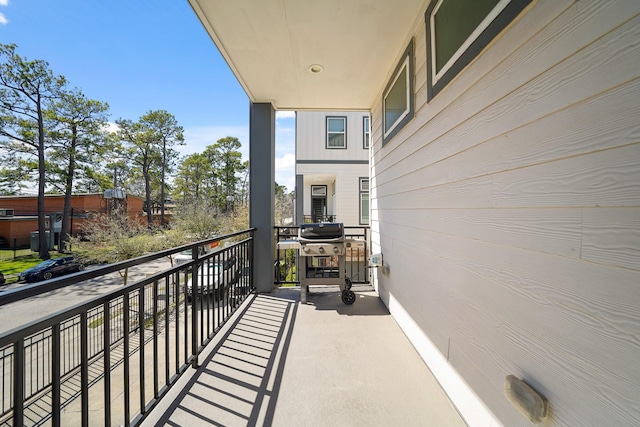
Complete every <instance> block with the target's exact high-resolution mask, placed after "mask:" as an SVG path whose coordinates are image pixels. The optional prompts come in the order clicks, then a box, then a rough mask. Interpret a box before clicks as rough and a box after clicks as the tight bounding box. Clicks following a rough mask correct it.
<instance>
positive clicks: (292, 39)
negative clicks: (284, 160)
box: [189, 0, 428, 110]
mask: <svg viewBox="0 0 640 427" xmlns="http://www.w3.org/2000/svg"><path fill="white" fill-rule="evenodd" d="M189 3H190V4H191V6H192V8H193V10H194V11H195V13H196V14H197V16H198V18H199V19H200V21H201V22H202V24H203V25H204V27H205V29H206V30H207V32H208V33H209V35H210V36H211V38H212V40H213V41H214V42H215V44H216V46H217V47H218V49H219V50H220V52H221V53H222V56H223V57H224V58H225V60H226V61H227V63H228V64H229V67H231V70H232V71H233V73H234V74H235V75H236V77H237V78H238V81H239V82H240V84H241V85H242V86H243V88H244V90H245V91H246V93H247V95H248V96H249V99H250V100H251V101H252V102H272V103H273V104H274V107H275V108H277V109H281V110H303V109H318V110H337V109H341V110H342V109H347V110H363V109H364V110H367V109H369V108H371V106H372V105H373V104H374V102H377V100H376V97H377V95H378V91H379V90H380V88H381V86H382V85H383V84H384V83H385V81H386V77H387V75H388V74H389V73H390V72H391V71H392V69H393V67H394V66H395V61H396V59H397V56H398V54H399V53H400V52H401V51H402V50H403V49H404V48H405V44H406V43H407V42H408V37H409V35H410V32H411V31H412V29H413V26H414V25H415V23H416V22H418V21H419V20H422V19H424V18H423V13H424V10H425V8H426V4H427V3H428V1H427V0H394V1H389V0H348V1H345V0H234V1H224V0H189ZM315 64H319V65H321V66H322V67H323V71H322V72H320V73H317V74H314V73H312V72H311V71H309V68H310V67H311V66H312V65H315Z"/></svg>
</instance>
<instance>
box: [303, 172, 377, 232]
mask: <svg viewBox="0 0 640 427" xmlns="http://www.w3.org/2000/svg"><path fill="white" fill-rule="evenodd" d="M297 173H298V174H303V175H305V176H310V177H313V176H319V175H322V176H325V175H329V176H331V178H330V179H328V180H327V181H322V182H320V181H317V180H313V181H311V182H310V181H305V184H304V202H303V204H304V214H305V215H310V214H311V185H326V186H327V214H328V215H336V216H337V221H338V222H342V223H344V225H352V226H356V225H360V210H359V209H360V192H359V190H360V181H359V178H361V177H368V176H369V166H368V165H366V164H365V165H341V164H304V165H299V171H298V172H297ZM333 181H335V183H336V194H335V195H333V194H332V191H331V183H332V182H333Z"/></svg>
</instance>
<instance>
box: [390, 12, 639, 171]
mask: <svg viewBox="0 0 640 427" xmlns="http://www.w3.org/2000/svg"><path fill="white" fill-rule="evenodd" d="M638 4H639V5H640V3H638ZM566 19H568V18H566ZM594 19H596V18H595V17H594ZM620 19H622V18H620ZM576 22H580V21H577V20H576ZM574 25H579V24H574ZM560 31H561V28H559V29H558V30H557V32H560ZM557 36H558V35H557V34H556V37H557ZM589 36H590V37H596V36H597V34H594V35H591V34H590V35H589ZM583 37H584V34H583ZM576 38H577V37H576ZM545 39H546V38H545ZM638 39H640V18H638V17H636V18H635V19H633V20H632V21H629V22H627V23H625V24H624V25H623V26H622V27H621V28H620V29H618V31H615V32H610V33H608V34H606V35H604V36H602V37H599V38H596V39H594V42H593V43H591V44H590V45H588V46H587V47H584V48H581V49H580V50H579V51H578V52H576V53H575V54H572V55H570V56H569V57H567V58H566V59H565V60H564V61H561V62H558V63H557V64H556V65H555V66H553V67H552V68H550V69H548V70H544V71H545V72H544V73H542V74H538V75H535V74H534V75H533V77H534V78H531V77H530V76H531V72H532V70H531V65H530V63H529V62H528V60H525V59H524V58H526V56H525V55H526V53H527V52H529V53H530V54H531V55H536V56H545V57H546V55H549V54H550V52H548V50H549V48H550V46H546V45H541V44H539V43H534V42H531V43H529V44H528V49H525V52H519V53H518V56H519V58H518V59H519V62H518V64H519V66H520V67H521V68H518V69H516V70H510V71H509V73H510V76H512V77H511V78H512V79H515V78H516V77H517V78H518V80H517V81H513V83H512V84H509V79H505V76H504V75H501V74H496V73H497V72H498V71H500V72H506V70H503V69H501V68H498V69H497V71H496V70H494V71H493V72H492V73H489V74H488V75H487V76H486V78H485V79H483V80H482V82H484V84H481V83H480V82H478V83H477V84H476V85H474V87H473V90H468V91H467V92H465V94H464V96H463V97H461V98H459V99H457V100H456V102H454V103H452V104H451V105H450V106H449V109H451V113H452V114H446V115H438V116H437V117H435V118H434V119H433V120H429V121H428V122H427V123H428V124H429V126H425V127H423V128H422V129H420V131H419V132H417V134H416V135H415V140H418V141H423V142H424V141H429V142H430V143H429V144H426V145H423V146H422V147H421V149H420V151H419V152H415V151H416V147H414V146H413V144H403V148H401V149H397V150H394V151H393V152H390V153H389V155H388V156H386V157H384V158H382V159H380V160H379V162H378V173H379V175H380V178H381V180H383V181H384V182H391V181H393V179H395V178H396V177H397V176H398V175H402V174H406V173H407V172H409V170H407V169H406V168H403V169H402V171H399V170H397V169H395V168H394V169H392V170H390V171H388V172H387V169H388V168H389V167H390V166H392V165H393V164H395V163H396V162H398V161H400V160H403V159H404V158H405V157H408V156H411V160H410V164H412V165H423V166H424V165H428V164H433V163H435V162H437V161H440V160H442V159H445V158H448V157H450V156H452V155H454V154H456V153H457V152H460V151H462V150H465V149H468V148H469V147H472V146H475V145H477V144H479V143H482V142H484V141H487V140H489V139H491V138H494V137H496V136H499V135H503V134H505V133H507V132H509V131H511V130H513V129H515V128H517V127H520V126H523V125H525V124H527V123H530V122H532V121H534V120H537V119H539V118H540V117H542V116H545V115H548V114H550V113H552V112H554V111H558V110H561V109H563V108H566V107H568V106H570V105H572V104H574V103H577V102H580V101H582V100H584V99H587V98H590V97H593V96H594V95H596V94H598V93H601V92H604V91H607V90H610V89H611V88H614V87H616V86H619V85H621V84H623V83H624V82H627V81H629V80H632V79H634V78H637V77H638V75H639V70H638V69H637V68H636V67H635V66H634V60H633V59H634V58H636V57H638V56H640V44H638V43H636V40H638ZM563 41H564V40H563ZM576 43H577V42H576ZM557 44H558V46H563V44H560V43H557ZM618 46H625V48H624V49H623V50H622V51H619V48H618ZM568 47H572V46H571V45H569V46H568ZM578 47H579V46H576V47H575V48H578ZM568 51H569V50H568V49H567V47H564V49H563V50H562V52H563V53H564V55H566V54H567V52H568ZM558 56H559V57H561V55H559V54H558ZM540 62H541V63H542V64H548V61H547V60H545V61H540ZM545 66H546V65H545ZM527 79H530V80H529V81H527ZM498 82H499V83H498ZM518 84H520V85H521V86H517V85H518ZM494 85H497V86H494ZM516 89H517V90H516ZM500 94H503V95H502V96H500ZM478 101H482V102H478ZM498 101H499V102H498ZM480 108H484V109H483V110H480Z"/></svg>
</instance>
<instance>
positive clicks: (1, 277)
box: [0, 271, 6, 285]
mask: <svg viewBox="0 0 640 427" xmlns="http://www.w3.org/2000/svg"><path fill="white" fill-rule="evenodd" d="M4 282H6V280H4V274H2V271H0V285H4Z"/></svg>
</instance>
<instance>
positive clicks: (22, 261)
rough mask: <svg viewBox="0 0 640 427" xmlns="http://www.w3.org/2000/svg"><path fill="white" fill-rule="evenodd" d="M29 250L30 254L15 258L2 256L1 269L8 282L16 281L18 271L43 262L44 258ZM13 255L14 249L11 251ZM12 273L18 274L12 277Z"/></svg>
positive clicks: (0, 260)
mask: <svg viewBox="0 0 640 427" xmlns="http://www.w3.org/2000/svg"><path fill="white" fill-rule="evenodd" d="M27 251H28V255H22V256H18V257H17V258H13V259H6V260H5V259H4V258H3V257H0V271H2V274H4V277H5V279H7V283H12V282H15V281H16V280H17V278H18V277H17V275H18V273H20V272H21V271H24V270H26V269H27V268H31V267H33V266H34V265H36V264H39V263H41V262H42V260H41V259H40V258H39V257H38V254H36V253H34V252H31V251H30V250H28V249H27ZM3 252H4V251H3ZM11 256H13V251H11ZM10 275H16V277H14V278H11V277H9V276H10Z"/></svg>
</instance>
